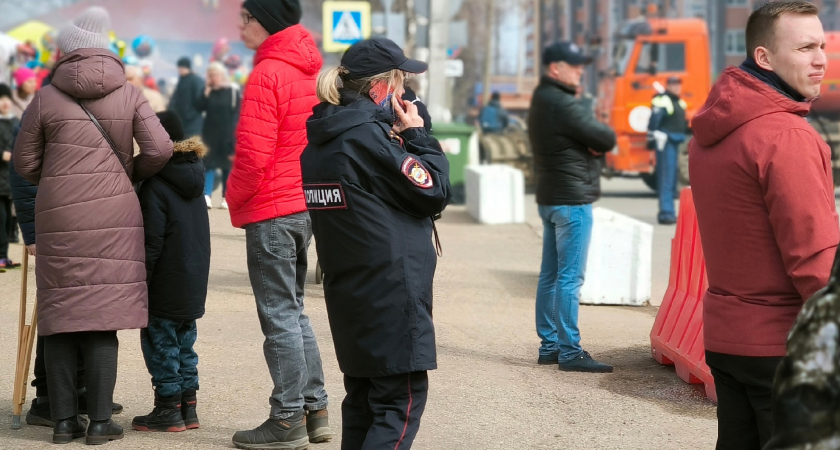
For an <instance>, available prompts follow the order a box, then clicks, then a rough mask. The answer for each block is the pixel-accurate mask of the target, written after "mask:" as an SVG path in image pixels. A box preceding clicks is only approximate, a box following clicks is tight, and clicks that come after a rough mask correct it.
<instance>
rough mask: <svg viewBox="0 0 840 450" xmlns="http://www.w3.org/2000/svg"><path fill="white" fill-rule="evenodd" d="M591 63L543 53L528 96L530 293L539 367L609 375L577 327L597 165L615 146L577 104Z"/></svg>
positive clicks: (565, 53)
mask: <svg viewBox="0 0 840 450" xmlns="http://www.w3.org/2000/svg"><path fill="white" fill-rule="evenodd" d="M591 61H592V58H590V57H587V56H585V55H584V54H583V52H582V51H581V49H580V48H579V47H578V46H577V45H575V44H573V43H571V42H559V43H556V44H553V45H551V46H549V47H548V48H546V49H545V52H544V53H543V65H544V75H543V77H542V79H541V80H540V84H539V86H537V89H536V90H535V91H534V96H533V99H532V101H531V111H530V113H529V119H528V130H529V134H530V138H531V147H532V148H533V151H534V159H535V167H536V172H537V177H538V178H537V203H538V204H539V211H540V217H542V220H543V227H544V230H545V231H544V234H543V258H542V268H541V270H540V281H539V286H538V288H537V306H536V319H537V334H538V335H539V337H540V339H541V341H542V342H541V346H540V351H539V359H538V362H539V363H540V364H557V363H559V367H560V370H566V371H575V372H612V370H613V368H612V366H608V365H606V364H602V363H599V362H597V361H595V360H594V359H592V357H591V356H590V355H589V353H587V352H585V351H584V350H583V349H582V348H581V346H580V332H579V330H578V326H577V319H578V302H579V299H580V288H581V286H583V279H584V270H585V268H586V257H587V253H588V251H589V240H590V237H591V235H592V203H593V202H594V201H596V200H598V198H599V197H600V196H601V184H600V178H599V177H600V167H599V164H598V157H599V156H600V155H601V154H603V153H606V152H608V151H610V150H612V148H613V147H614V146H615V140H616V138H615V133H614V132H613V131H612V130H611V129H610V128H609V127H608V126H606V125H604V124H602V123H600V122H598V121H596V120H595V117H594V116H593V115H592V114H591V113H590V112H588V111H587V110H586V109H585V108H583V107H582V106H581V104H580V102H579V101H578V100H577V98H576V93H577V90H578V88H579V87H580V80H581V77H582V75H583V69H584V66H585V65H586V64H589V63H590V62H591Z"/></svg>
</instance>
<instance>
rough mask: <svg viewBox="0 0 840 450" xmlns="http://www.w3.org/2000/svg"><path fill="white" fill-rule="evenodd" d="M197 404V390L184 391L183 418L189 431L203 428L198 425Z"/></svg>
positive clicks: (182, 396)
mask: <svg viewBox="0 0 840 450" xmlns="http://www.w3.org/2000/svg"><path fill="white" fill-rule="evenodd" d="M197 404H198V400H197V399H196V395H195V389H190V390H187V391H184V392H183V393H182V394H181V417H183V418H184V425H186V426H187V429H188V430H194V429H196V428H199V427H200V426H201V425H199V423H198V414H197V413H196V412H195V407H196V405H197Z"/></svg>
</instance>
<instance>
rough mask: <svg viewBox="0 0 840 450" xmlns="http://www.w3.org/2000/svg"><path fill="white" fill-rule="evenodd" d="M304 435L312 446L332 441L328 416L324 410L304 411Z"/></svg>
mask: <svg viewBox="0 0 840 450" xmlns="http://www.w3.org/2000/svg"><path fill="white" fill-rule="evenodd" d="M306 434H308V435H309V442H312V443H313V444H317V443H320V442H329V441H331V440H332V438H333V432H332V429H331V428H330V414H329V413H328V412H327V410H326V409H320V410H318V411H306Z"/></svg>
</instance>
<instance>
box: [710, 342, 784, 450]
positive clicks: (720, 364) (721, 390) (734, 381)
mask: <svg viewBox="0 0 840 450" xmlns="http://www.w3.org/2000/svg"><path fill="white" fill-rule="evenodd" d="M781 362H782V358H781V357H755V356H736V355H726V354H723V353H715V352H710V351H708V350H707V351H706V364H708V365H709V368H710V369H712V376H714V378H715V389H716V390H717V396H718V409H717V416H718V440H717V447H715V448H716V450H761V449H762V448H764V446H765V444H767V442H768V441H769V440H770V438H771V437H772V435H773V409H772V406H773V378H774V377H775V376H776V369H777V368H778V367H779V364H780V363H781Z"/></svg>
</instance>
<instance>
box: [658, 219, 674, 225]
mask: <svg viewBox="0 0 840 450" xmlns="http://www.w3.org/2000/svg"><path fill="white" fill-rule="evenodd" d="M658 221H659V225H674V224H675V223H677V218H676V217H659V220H658Z"/></svg>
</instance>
